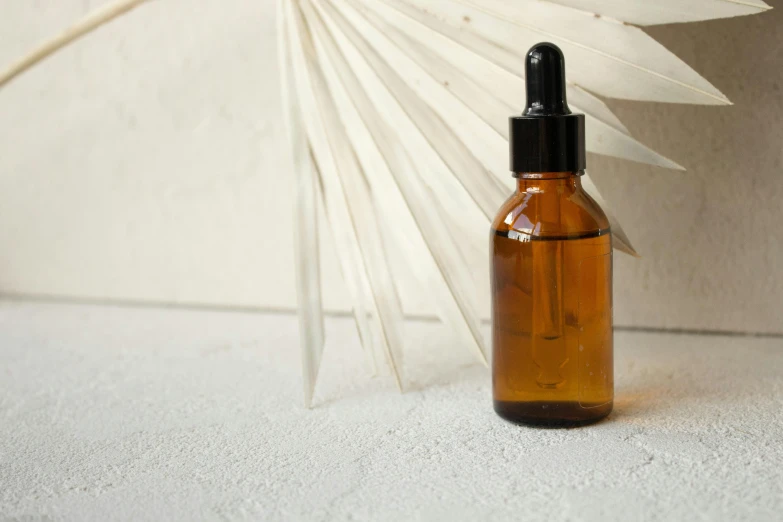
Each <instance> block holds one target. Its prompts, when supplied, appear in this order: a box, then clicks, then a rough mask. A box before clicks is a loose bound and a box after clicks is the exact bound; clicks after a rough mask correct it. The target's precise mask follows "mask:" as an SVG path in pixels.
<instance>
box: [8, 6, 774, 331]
mask: <svg viewBox="0 0 783 522" xmlns="http://www.w3.org/2000/svg"><path fill="white" fill-rule="evenodd" d="M105 1H106V0H58V1H56V2H54V1H48V2H42V1H39V2H30V1H26V2H24V1H21V2H20V1H13V0H0V63H1V64H6V63H10V62H11V61H12V60H14V59H16V58H17V57H18V56H20V55H21V54H23V53H24V52H26V51H27V50H28V49H30V48H31V47H32V46H34V45H36V44H37V43H38V42H39V41H41V40H42V39H44V38H46V37H48V36H50V35H51V34H54V33H57V32H59V31H60V30H61V29H62V28H63V27H64V26H66V25H68V24H69V23H70V22H71V21H73V20H76V19H78V18H79V17H80V16H82V15H83V14H84V13H86V12H88V11H89V10H90V9H93V8H95V7H96V6H98V5H101V4H102V3H104V2H105ZM770 4H771V5H773V6H775V7H778V9H774V10H772V11H771V12H768V13H765V14H763V15H759V16H750V17H742V18H735V19H728V20H719V21H714V22H705V23H698V24H675V25H670V26H665V27H654V28H648V29H646V30H647V31H649V32H650V33H651V34H653V35H654V36H655V37H656V38H657V39H659V40H660V41H661V42H663V43H664V44H665V45H666V46H667V47H669V48H670V49H672V50H673V51H674V52H675V53H677V54H678V55H680V56H682V57H683V59H685V60H686V61H687V62H688V63H690V64H691V65H692V66H693V67H694V68H695V69H696V70H697V71H699V72H700V73H702V74H703V75H704V76H705V77H706V78H708V79H709V80H710V81H711V82H712V83H713V84H714V85H715V86H716V87H718V88H719V89H720V90H721V91H722V92H724V93H725V94H726V95H728V96H729V97H730V98H731V99H732V100H733V101H734V102H735V105H734V106H732V107H689V106H681V105H664V104H642V103H633V102H617V101H613V102H611V105H612V107H613V108H614V109H615V110H617V111H618V114H619V115H620V117H621V118H622V120H623V121H624V122H625V123H626V124H627V125H628V127H629V128H630V129H631V130H632V131H633V133H634V134H635V135H637V136H638V137H640V138H641V140H642V141H643V142H644V143H647V144H649V145H650V146H652V147H654V148H655V149H656V150H659V151H661V152H662V153H664V154H666V155H668V156H669V157H671V158H672V159H674V160H675V161H677V162H679V163H681V164H683V165H685V166H686V167H687V168H688V169H689V171H688V172H687V173H685V174H681V173H676V172H669V171H664V170H658V169H651V168H645V167H642V166H639V165H635V164H631V163H628V162H621V161H619V160H618V161H613V160H605V159H600V158H591V159H590V168H591V173H592V175H594V176H595V177H603V179H604V180H609V182H610V188H609V189H608V191H607V192H608V193H607V196H609V197H611V198H612V200H613V201H615V202H616V204H617V213H618V215H619V217H620V218H621V220H622V222H623V224H624V226H625V228H626V230H627V231H628V233H629V234H631V236H632V237H633V239H634V241H635V244H636V246H637V247H638V249H639V251H640V252H641V253H642V254H643V255H644V256H645V257H644V258H643V259H642V260H633V259H631V258H627V257H623V256H618V258H617V264H616V267H617V270H616V272H617V283H616V288H617V295H616V304H617V306H616V320H617V322H618V324H624V325H635V326H653V327H668V328H694V329H724V330H733V331H749V332H777V333H783V321H782V320H781V313H780V310H782V309H783V271H781V270H780V269H779V266H780V259H781V258H783V236H782V235H781V234H780V233H779V226H778V224H779V223H780V222H781V220H782V219H783V207H781V205H780V201H781V200H783V184H781V182H780V179H781V170H782V169H783V148H781V146H780V144H781V142H782V141H783V123H781V117H780V115H781V114H783V105H782V104H783V96H780V89H781V85H783V67H781V66H780V65H781V63H780V56H781V55H783V47H782V46H783V23H781V22H783V10H781V9H780V8H779V7H781V5H780V2H779V1H776V0H771V1H770ZM274 29H275V19H274V1H273V0H256V1H252V2H247V1H242V0H201V1H199V2H197V3H196V4H194V3H193V2H191V1H189V0H159V1H155V2H150V3H149V4H147V5H145V6H143V7H141V8H139V9H137V10H135V11H133V12H131V13H130V14H129V15H127V17H125V18H123V19H122V20H119V21H117V22H115V23H112V24H111V25H109V26H107V27H105V28H102V29H101V30H100V31H98V32H97V33H96V34H93V35H91V36H90V37H89V38H87V39H85V40H83V41H80V42H78V43H76V44H75V45H74V46H73V47H71V48H69V49H67V50H65V51H64V52H62V53H61V54H58V55H57V56H55V57H53V58H52V59H50V60H47V61H46V62H44V63H43V64H41V65H40V67H37V68H36V69H35V70H33V71H31V72H30V73H29V74H26V75H25V76H23V77H21V78H20V79H19V80H18V81H16V82H14V83H12V84H10V85H9V86H8V87H6V88H4V89H3V90H2V92H0V209H2V212H1V213H0V253H2V254H0V293H22V294H49V295H59V296H77V297H86V298H96V299H108V300H136V301H155V302H165V303H204V304H210V305H228V306H267V307H282V308H293V307H294V306H295V299H294V282H293V271H292V268H291V267H292V265H293V262H292V259H293V252H292V250H293V249H292V241H291V238H290V231H291V229H290V225H289V217H290V215H291V198H290V191H289V183H288V182H289V177H290V168H289V164H288V162H287V156H286V149H285V144H284V142H283V138H284V131H283V125H282V117H281V111H280V107H279V105H280V94H279V87H278V75H277V67H276V49H275V37H274ZM477 226H481V227H485V226H486V225H485V224H478V225H477ZM322 252H323V253H324V255H325V261H324V268H323V274H324V281H325V288H324V295H325V303H326V305H327V306H328V307H329V308H332V309H346V308H347V306H348V303H347V302H346V300H345V298H344V291H343V287H342V281H341V278H340V275H339V271H338V269H337V264H336V263H335V261H334V254H333V252H332V251H331V246H329V245H325V246H324V248H322ZM476 270H482V271H484V270H486V267H485V266H480V267H476ZM418 290H419V289H417V288H409V287H408V286H406V285H404V286H403V288H402V297H403V301H404V304H405V307H406V309H407V311H408V312H410V313H416V314H431V313H432V312H433V308H432V306H430V305H429V304H428V303H427V300H426V299H424V298H423V297H422V293H421V292H419V291H418Z"/></svg>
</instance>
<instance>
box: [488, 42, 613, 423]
mask: <svg viewBox="0 0 783 522" xmlns="http://www.w3.org/2000/svg"><path fill="white" fill-rule="evenodd" d="M526 79H527V94H528V102H527V108H526V109H525V112H524V113H523V115H522V116H518V117H512V118H511V120H510V126H511V137H510V142H511V143H510V144H511V170H512V172H513V175H514V176H515V177H516V178H517V190H516V192H515V193H514V194H513V195H512V196H511V197H510V198H509V199H508V201H506V203H505V204H504V205H503V206H502V207H501V209H500V211H499V212H498V215H497V217H496V218H495V220H494V222H493V223H492V234H491V259H492V266H491V284H492V344H493V360H492V381H493V398H494V406H495V411H496V412H497V413H498V414H499V415H500V416H501V417H503V418H505V419H508V420H511V421H514V422H519V423H524V424H533V425H544V426H577V425H581V424H587V423H590V422H594V421H596V420H599V419H601V418H603V417H605V416H607V415H608V414H609V412H611V410H612V399H613V393H614V386H613V364H612V240H611V231H610V228H609V222H608V220H607V218H606V216H605V215H604V213H603V211H602V210H601V208H600V207H599V206H598V204H597V203H596V202H595V201H594V200H593V199H592V198H591V197H590V196H589V195H588V194H587V193H586V192H585V191H584V190H583V189H582V184H581V182H580V175H581V174H582V173H583V172H584V168H585V154H584V116H583V115H581V114H572V113H571V112H570V110H569V109H568V105H567V103H566V99H565V73H564V61H563V56H562V53H561V52H560V49H558V48H557V47H556V46H554V45H553V44H539V45H537V46H534V47H533V48H532V49H531V50H530V51H529V53H528V55H527V61H526Z"/></svg>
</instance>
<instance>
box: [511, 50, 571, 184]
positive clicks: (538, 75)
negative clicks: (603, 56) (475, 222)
mask: <svg viewBox="0 0 783 522" xmlns="http://www.w3.org/2000/svg"><path fill="white" fill-rule="evenodd" d="M525 80H526V82H525V83H526V84H527V106H526V107H525V111H524V112H523V113H522V116H512V117H511V118H509V119H508V124H509V147H510V151H511V171H512V172H513V173H514V176H516V175H517V173H523V172H578V171H581V170H584V168H585V116H584V114H572V113H571V110H570V109H569V108H568V103H567V102H566V91H565V86H566V83H565V59H564V58H563V52H562V51H561V50H560V48H559V47H558V46H556V45H555V44H552V43H548V42H542V43H540V44H536V45H534V46H533V47H532V48H531V49H530V50H529V51H528V52H527V56H526V57H525Z"/></svg>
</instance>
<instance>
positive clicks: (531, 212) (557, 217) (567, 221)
mask: <svg viewBox="0 0 783 522" xmlns="http://www.w3.org/2000/svg"><path fill="white" fill-rule="evenodd" d="M492 229H493V230H494V231H497V232H501V233H503V232H510V231H516V232H518V233H522V234H525V235H528V236H531V237H549V236H555V237H560V236H563V237H579V236H585V235H601V234H605V233H609V232H610V227H609V219H608V218H607V217H606V214H605V213H604V211H603V210H602V209H601V207H600V206H599V205H598V203H597V202H596V201H595V200H594V199H593V198H592V197H590V195H589V194H588V193H587V192H585V191H584V190H583V189H581V188H580V189H579V190H575V191H572V192H570V193H569V192H561V191H536V190H532V191H518V192H515V193H514V194H512V195H511V196H510V197H509V198H508V199H507V200H506V201H505V203H503V205H501V207H500V209H499V211H498V213H497V215H496V216H495V219H494V220H493V222H492Z"/></svg>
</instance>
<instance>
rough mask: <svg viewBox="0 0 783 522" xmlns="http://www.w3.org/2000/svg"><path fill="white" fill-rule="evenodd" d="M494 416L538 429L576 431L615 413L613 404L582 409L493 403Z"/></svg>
mask: <svg viewBox="0 0 783 522" xmlns="http://www.w3.org/2000/svg"><path fill="white" fill-rule="evenodd" d="M494 406H495V413H497V414H498V415H499V416H500V417H502V418H503V419H505V420H507V421H509V422H513V423H514V424H520V425H524V426H535V427H539V428H576V427H579V426H586V425H588V424H593V423H595V422H598V421H600V420H601V419H604V418H606V416H607V415H609V414H610V413H611V412H612V402H607V403H604V404H601V405H595V406H590V405H589V404H588V405H583V404H581V403H579V402H576V401H569V402H545V401H539V402H511V401H494Z"/></svg>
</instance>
